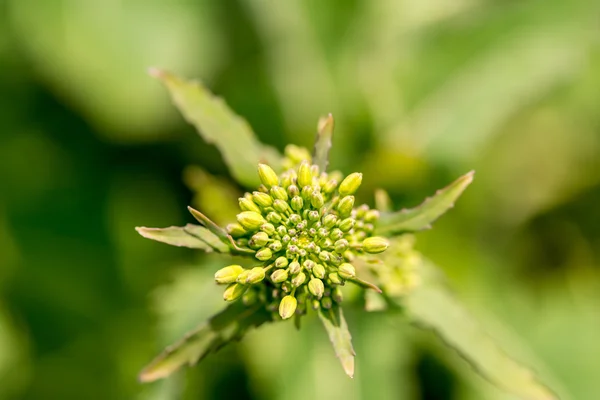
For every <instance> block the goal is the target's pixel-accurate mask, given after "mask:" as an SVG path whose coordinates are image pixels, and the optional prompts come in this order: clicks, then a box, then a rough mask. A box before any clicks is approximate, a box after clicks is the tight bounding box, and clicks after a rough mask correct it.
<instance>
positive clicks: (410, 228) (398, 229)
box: [377, 171, 475, 236]
mask: <svg viewBox="0 0 600 400" xmlns="http://www.w3.org/2000/svg"><path fill="white" fill-rule="evenodd" d="M474 174H475V171H471V172H468V173H466V174H465V175H463V176H461V177H460V178H458V179H457V180H455V181H454V182H452V183H451V184H450V185H448V186H446V187H445V188H443V189H440V190H438V191H437V192H436V193H435V195H434V196H433V197H430V198H428V199H426V200H425V201H424V202H423V203H421V205H419V206H418V207H415V208H412V209H403V210H400V211H397V212H395V213H391V214H386V213H383V214H382V215H381V219H380V220H379V223H378V225H377V234H379V235H388V236H389V235H397V234H401V233H406V232H417V231H421V230H424V229H429V228H431V223H432V222H433V221H435V220H436V219H438V218H439V217H440V216H441V215H443V214H444V213H445V212H446V211H448V210H449V209H450V208H452V207H453V206H454V202H455V201H456V199H458V197H459V196H460V195H461V194H462V192H463V191H464V190H465V189H466V188H467V186H469V184H471V182H473V175H474Z"/></svg>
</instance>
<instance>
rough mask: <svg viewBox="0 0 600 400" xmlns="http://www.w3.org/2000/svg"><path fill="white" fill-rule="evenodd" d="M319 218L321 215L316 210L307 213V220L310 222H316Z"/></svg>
mask: <svg viewBox="0 0 600 400" xmlns="http://www.w3.org/2000/svg"><path fill="white" fill-rule="evenodd" d="M320 217H321V215H320V214H319V212H318V211H316V210H311V211H309V212H308V219H309V220H310V221H317V220H318V219H319V218H320Z"/></svg>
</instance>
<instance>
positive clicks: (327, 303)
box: [321, 297, 333, 310]
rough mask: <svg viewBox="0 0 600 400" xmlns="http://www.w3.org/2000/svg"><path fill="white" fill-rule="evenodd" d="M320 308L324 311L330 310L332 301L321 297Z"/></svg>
mask: <svg viewBox="0 0 600 400" xmlns="http://www.w3.org/2000/svg"><path fill="white" fill-rule="evenodd" d="M321 307H323V308H324V309H326V310H329V309H331V307H333V301H332V300H331V297H323V298H322V299H321Z"/></svg>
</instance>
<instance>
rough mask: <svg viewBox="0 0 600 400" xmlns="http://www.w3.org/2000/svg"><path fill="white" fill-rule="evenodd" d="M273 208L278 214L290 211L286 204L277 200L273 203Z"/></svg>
mask: <svg viewBox="0 0 600 400" xmlns="http://www.w3.org/2000/svg"><path fill="white" fill-rule="evenodd" d="M273 208H274V209H275V211H279V212H280V213H285V212H287V211H290V205H289V204H288V203H287V202H285V201H283V200H279V199H277V200H275V201H274V202H273Z"/></svg>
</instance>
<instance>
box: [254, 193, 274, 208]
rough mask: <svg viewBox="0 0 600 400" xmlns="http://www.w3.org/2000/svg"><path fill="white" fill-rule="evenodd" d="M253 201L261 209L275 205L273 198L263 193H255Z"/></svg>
mask: <svg viewBox="0 0 600 400" xmlns="http://www.w3.org/2000/svg"><path fill="white" fill-rule="evenodd" d="M252 200H253V201H254V202H255V203H256V204H258V205H259V206H261V207H270V206H271V204H273V198H272V197H271V196H269V195H268V194H266V193H262V192H253V193H252Z"/></svg>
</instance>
